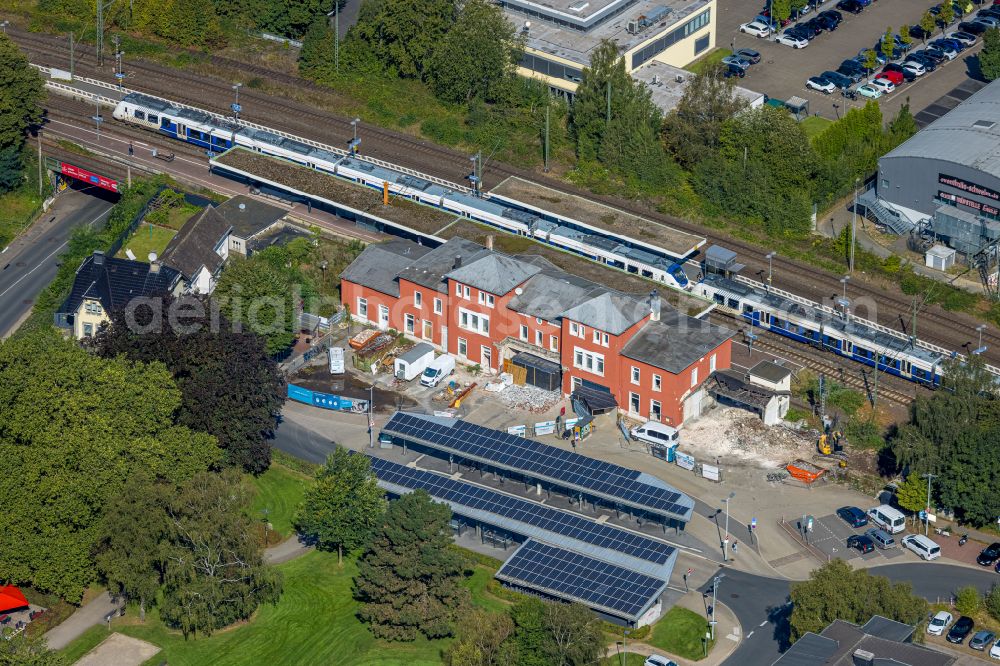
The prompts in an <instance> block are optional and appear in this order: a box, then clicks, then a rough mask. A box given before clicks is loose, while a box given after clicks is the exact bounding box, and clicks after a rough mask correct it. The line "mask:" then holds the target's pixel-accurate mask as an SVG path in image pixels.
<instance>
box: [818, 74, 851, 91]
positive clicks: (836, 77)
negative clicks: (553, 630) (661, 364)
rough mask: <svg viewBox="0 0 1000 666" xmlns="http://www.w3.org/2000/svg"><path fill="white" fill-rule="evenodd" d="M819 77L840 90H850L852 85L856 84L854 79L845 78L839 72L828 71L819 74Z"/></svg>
mask: <svg viewBox="0 0 1000 666" xmlns="http://www.w3.org/2000/svg"><path fill="white" fill-rule="evenodd" d="M820 76H822V77H823V78H824V79H826V80H827V81H829V82H830V83H832V84H833V85H835V86H837V87H838V88H840V89H841V90H845V89H847V88H850V87H851V86H852V85H854V83H856V82H855V81H854V79H852V78H851V77H849V76H845V75H843V74H841V73H840V72H834V71H830V70H827V71H825V72H823V73H822V74H820Z"/></svg>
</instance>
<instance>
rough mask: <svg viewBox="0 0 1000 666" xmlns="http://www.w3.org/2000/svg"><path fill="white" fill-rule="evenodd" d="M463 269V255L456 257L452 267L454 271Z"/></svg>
mask: <svg viewBox="0 0 1000 666" xmlns="http://www.w3.org/2000/svg"><path fill="white" fill-rule="evenodd" d="M461 267H462V255H460V254H456V255H455V264H454V265H453V266H452V268H453V269H455V268H461Z"/></svg>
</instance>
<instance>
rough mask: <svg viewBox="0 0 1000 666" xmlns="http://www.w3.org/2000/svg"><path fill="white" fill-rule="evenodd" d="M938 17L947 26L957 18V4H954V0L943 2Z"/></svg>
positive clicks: (944, 0)
mask: <svg viewBox="0 0 1000 666" xmlns="http://www.w3.org/2000/svg"><path fill="white" fill-rule="evenodd" d="M938 17H939V18H940V19H941V22H942V23H943V24H944V26H945V27H947V26H949V25H951V24H952V22H953V21H954V20H955V6H954V5H953V4H952V0H943V2H942V3H941V13H940V14H938Z"/></svg>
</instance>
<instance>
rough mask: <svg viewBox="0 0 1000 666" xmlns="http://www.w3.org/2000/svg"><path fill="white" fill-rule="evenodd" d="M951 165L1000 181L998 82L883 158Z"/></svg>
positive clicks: (999, 98) (999, 92) (999, 93)
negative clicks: (939, 162)
mask: <svg viewBox="0 0 1000 666" xmlns="http://www.w3.org/2000/svg"><path fill="white" fill-rule="evenodd" d="M903 157H922V158H932V159H938V160H943V161H946V162H954V163H956V164H961V165H963V166H968V167H970V168H973V169H979V170H980V171H983V172H984V173H987V174H989V175H991V176H995V177H997V178H1000V82H997V81H994V82H993V83H991V84H989V85H988V86H986V87H985V88H983V89H982V90H980V91H979V92H977V93H976V94H974V95H973V96H972V97H970V98H968V99H967V100H965V101H964V102H962V103H961V104H959V105H958V106H956V107H955V108H954V109H952V110H951V111H949V112H948V113H946V114H945V115H943V116H941V117H940V118H938V119H937V120H935V121H934V122H933V123H931V124H930V125H928V126H927V127H925V128H924V129H922V130H920V131H919V132H917V133H916V134H914V135H913V136H912V137H911V138H910V139H909V140H907V141H905V142H903V143H902V144H900V145H899V146H897V147H896V148H894V149H893V150H891V151H889V152H888V153H887V154H886V155H884V156H883V157H882V159H883V160H891V159H896V158H903Z"/></svg>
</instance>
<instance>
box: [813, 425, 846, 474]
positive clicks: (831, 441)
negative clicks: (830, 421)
mask: <svg viewBox="0 0 1000 666" xmlns="http://www.w3.org/2000/svg"><path fill="white" fill-rule="evenodd" d="M846 445H847V440H846V439H845V438H844V433H842V432H840V431H839V430H834V431H832V432H830V433H827V434H823V435H820V436H819V441H818V442H817V443H816V449H817V450H818V451H819V453H820V455H822V456H830V457H833V458H839V459H840V465H841V467H844V466H845V465H846V463H845V458H846V457H847V454H846V453H844V447H845V446H846Z"/></svg>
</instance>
